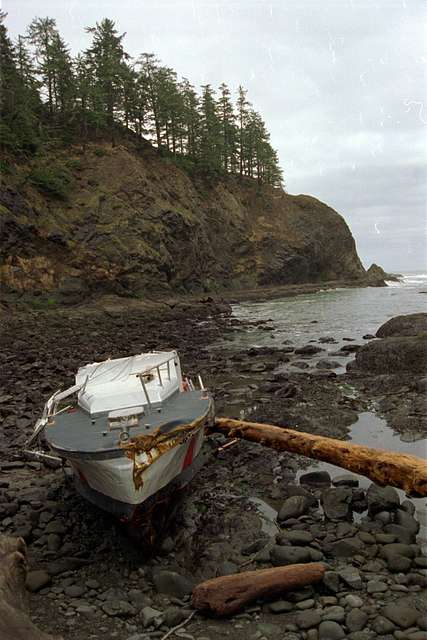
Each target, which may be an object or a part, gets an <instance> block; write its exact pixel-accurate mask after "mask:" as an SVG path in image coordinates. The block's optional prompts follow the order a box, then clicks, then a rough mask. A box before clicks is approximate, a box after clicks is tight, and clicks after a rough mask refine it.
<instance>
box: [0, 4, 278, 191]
mask: <svg viewBox="0 0 427 640" xmlns="http://www.w3.org/2000/svg"><path fill="white" fill-rule="evenodd" d="M4 18H5V14H2V15H1V21H0V81H1V95H2V98H1V102H0V112H1V122H0V146H1V148H2V149H3V151H6V152H7V151H9V152H12V153H16V152H20V153H22V152H25V153H35V152H36V151H37V150H38V149H40V146H43V145H44V144H46V143H48V144H52V143H53V144H55V143H56V142H59V143H61V144H63V143H69V142H74V141H75V140H76V139H78V140H80V141H81V142H82V144H83V146H84V145H85V143H86V142H87V141H88V140H90V139H92V138H97V137H100V136H104V137H105V136H106V135H109V136H111V141H112V144H113V145H114V144H115V141H116V136H117V135H118V133H119V132H120V131H123V130H127V131H129V132H132V135H133V136H136V137H137V138H138V139H140V140H143V139H147V140H149V141H150V142H152V143H153V144H154V145H155V146H156V147H157V148H158V149H159V151H160V152H162V153H164V154H165V155H168V156H170V157H171V158H173V159H174V160H175V161H176V162H177V163H181V164H184V166H186V167H188V168H189V169H191V168H193V167H195V168H197V169H198V170H201V171H204V172H206V173H216V174H221V173H231V174H236V175H240V176H248V177H250V178H256V179H257V180H258V181H259V182H264V183H267V184H271V185H273V186H280V185H281V184H282V171H281V169H280V167H279V162H278V157H277V152H276V151H275V150H274V149H273V148H272V146H271V144H270V135H269V133H268V131H267V128H266V126H265V123H264V121H263V119H262V118H261V116H260V114H259V113H257V112H256V111H255V110H254V109H253V107H252V105H251V104H250V102H249V101H248V100H247V95H246V94H247V92H246V91H245V90H244V89H243V88H242V87H241V86H240V87H239V88H238V93H237V99H236V101H235V104H233V100H232V96H231V92H230V90H229V88H228V87H227V85H226V84H225V83H223V84H221V85H220V87H219V88H218V90H217V91H215V90H214V89H213V88H212V87H211V85H209V84H206V85H204V86H202V87H201V93H200V94H198V93H197V91H196V89H195V88H194V86H193V85H192V84H191V83H190V82H189V80H188V79H186V78H182V79H181V80H179V79H178V77H177V74H176V72H175V71H174V70H173V69H171V68H169V67H166V66H163V65H162V64H161V63H160V61H159V60H158V59H157V58H156V57H155V55H154V54H152V53H143V54H141V56H139V57H138V58H137V59H134V58H131V57H130V55H129V54H128V53H126V51H125V49H124V45H123V39H124V35H125V34H119V33H118V31H117V29H116V27H115V24H114V22H113V21H112V20H109V19H103V20H102V21H101V22H100V23H97V24H96V26H94V27H89V28H87V29H86V31H87V32H88V34H90V36H91V38H92V41H91V43H90V46H89V47H88V49H86V50H85V51H84V52H82V53H79V54H78V55H77V56H75V57H73V56H72V55H71V53H70V50H69V48H68V46H67V44H66V42H65V41H64V40H63V38H62V37H61V35H60V33H59V31H58V29H57V26H56V23H55V20H53V19H52V18H35V19H34V20H33V21H32V22H31V24H30V25H29V27H28V30H27V32H26V34H25V35H24V36H18V38H17V40H16V41H15V42H12V40H11V39H10V37H9V35H8V33H7V29H6V26H5V24H4Z"/></svg>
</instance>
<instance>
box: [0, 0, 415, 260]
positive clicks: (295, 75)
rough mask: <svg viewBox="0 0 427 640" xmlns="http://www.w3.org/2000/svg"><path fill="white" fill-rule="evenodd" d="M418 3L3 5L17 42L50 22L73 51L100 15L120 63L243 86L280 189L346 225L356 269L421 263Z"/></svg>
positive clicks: (18, 0)
mask: <svg viewBox="0 0 427 640" xmlns="http://www.w3.org/2000/svg"><path fill="white" fill-rule="evenodd" d="M426 6H427V5H426V3H425V2H424V1H422V0H399V1H397V0H396V1H395V0H378V1H375V0H335V1H334V0H276V1H269V0H265V1H264V0H235V1H233V0H169V1H166V0H150V1H146V0H38V1H37V2H34V1H33V0H3V8H4V10H5V11H7V12H8V14H9V15H8V19H7V25H8V28H9V30H10V33H11V35H12V36H13V37H15V36H16V35H17V34H18V33H23V32H24V30H25V29H26V26H27V25H28V23H29V22H30V21H31V20H32V18H34V17H35V16H36V15H37V16H39V17H44V16H51V17H53V18H55V19H56V20H57V25H58V27H59V29H60V31H61V33H62V35H63V37H64V38H65V39H66V41H67V42H68V43H69V44H70V46H71V49H72V51H73V52H74V53H75V52H76V51H78V50H80V49H84V48H86V47H87V46H88V44H89V41H90V38H89V36H88V35H87V34H85V32H84V27H85V26H90V25H93V24H94V23H95V22H96V21H99V20H100V19H101V18H103V17H110V18H112V19H113V20H115V21H116V23H117V26H118V28H119V30H120V31H121V32H126V34H127V35H126V39H125V47H126V50H127V51H128V52H129V53H130V54H131V55H135V56H136V55H138V54H139V53H141V52H155V53H156V54H157V56H158V57H159V58H160V59H161V60H162V62H163V63H164V64H166V65H168V66H171V67H173V68H174V69H175V70H176V71H177V73H178V75H179V76H185V77H187V78H189V80H190V81H191V82H192V83H193V84H195V85H196V86H197V85H201V84H205V83H211V84H212V85H214V86H217V85H219V84H220V83H221V82H223V81H224V82H226V83H227V84H228V85H229V86H230V88H233V89H236V88H237V86H238V85H239V84H242V85H243V86H244V87H246V88H247V89H248V97H249V99H250V100H251V102H252V103H253V105H254V107H255V108H256V109H257V110H258V111H260V112H261V114H262V116H263V117H264V119H265V121H266V123H267V127H268V129H269V131H270V132H271V138H272V144H273V146H274V147H275V148H277V149H278V151H279V157H280V161H281V165H282V167H283V169H284V173H285V182H286V189H287V190H288V191H289V193H295V194H297V193H308V194H310V195H313V196H315V197H317V198H319V199H320V200H323V201H324V202H326V203H328V204H329V205H330V206H332V207H334V208H335V209H336V210H337V211H339V212H340V213H341V214H342V215H343V216H344V217H345V219H346V220H347V222H348V224H349V225H350V228H351V230H352V232H353V235H354V236H355V238H356V242H357V248H358V251H359V255H360V257H361V258H362V260H363V262H364V264H365V266H369V265H370V264H371V263H372V262H377V263H379V264H381V265H382V266H383V267H384V268H385V269H388V270H396V271H398V270H401V271H403V270H411V269H413V270H416V269H421V268H423V269H425V268H427V252H426V236H425V227H426V202H427V188H426V185H427V180H426V177H427V175H426V144H427V136H426V131H427V129H426V127H427V98H426V89H427V85H426V62H427V52H426V50H425V45H424V42H427V30H426V17H427V11H426Z"/></svg>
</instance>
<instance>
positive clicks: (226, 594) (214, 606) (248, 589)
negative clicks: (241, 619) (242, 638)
mask: <svg viewBox="0 0 427 640" xmlns="http://www.w3.org/2000/svg"><path fill="white" fill-rule="evenodd" d="M324 573H325V567H324V565H323V564H321V563H320V562H310V563H308V564H291V565H288V566H287V567H276V568H274V569H260V570H259V571H244V572H243V573H236V574H234V575H231V576H221V577H219V578H213V579H212V580H206V581H205V582H202V583H200V584H198V585H197V586H196V587H195V588H194V589H193V595H192V599H191V604H192V605H193V607H194V608H195V609H200V610H202V611H209V612H211V613H215V614H216V615H219V616H228V615H231V614H233V613H236V612H237V611H239V610H240V609H242V607H244V606H245V605H246V604H248V603H249V602H253V601H254V600H257V599H258V598H270V597H274V596H278V595H280V594H282V593H283V592H284V591H291V590H292V589H297V588H299V587H304V586H305V585H308V584H313V583H315V582H320V580H322V578H323V575H324Z"/></svg>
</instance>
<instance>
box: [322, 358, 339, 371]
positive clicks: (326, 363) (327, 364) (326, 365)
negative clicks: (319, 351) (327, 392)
mask: <svg viewBox="0 0 427 640" xmlns="http://www.w3.org/2000/svg"><path fill="white" fill-rule="evenodd" d="M316 367H317V368H318V369H338V367H342V363H341V362H337V361H336V360H326V359H322V360H319V362H317V364H316Z"/></svg>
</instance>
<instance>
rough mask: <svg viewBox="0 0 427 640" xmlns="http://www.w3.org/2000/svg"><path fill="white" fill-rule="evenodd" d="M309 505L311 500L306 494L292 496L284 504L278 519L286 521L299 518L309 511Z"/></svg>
mask: <svg viewBox="0 0 427 640" xmlns="http://www.w3.org/2000/svg"><path fill="white" fill-rule="evenodd" d="M309 507H310V500H309V499H308V498H307V497H306V496H292V497H290V498H287V499H286V500H285V501H284V503H283V504H282V506H281V508H280V511H279V513H278V516H277V519H278V521H279V522H286V520H289V519H290V518H299V517H300V516H302V515H304V514H306V513H307V511H308V509H309Z"/></svg>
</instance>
